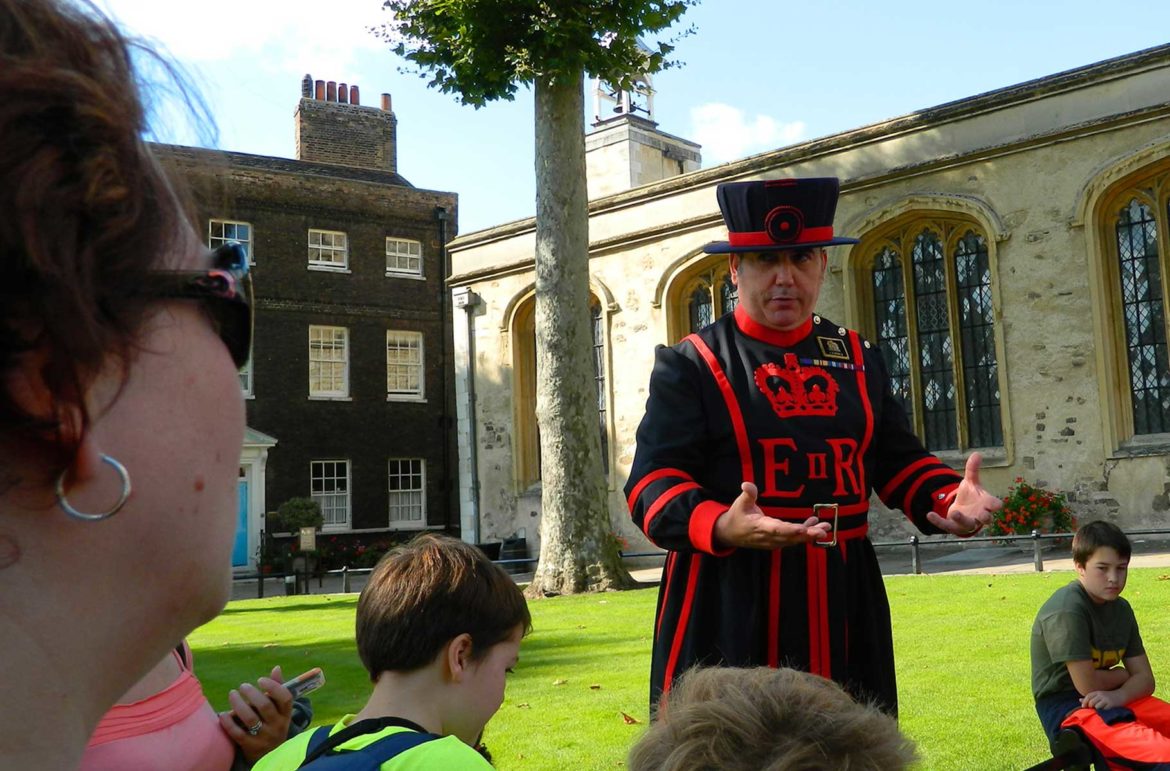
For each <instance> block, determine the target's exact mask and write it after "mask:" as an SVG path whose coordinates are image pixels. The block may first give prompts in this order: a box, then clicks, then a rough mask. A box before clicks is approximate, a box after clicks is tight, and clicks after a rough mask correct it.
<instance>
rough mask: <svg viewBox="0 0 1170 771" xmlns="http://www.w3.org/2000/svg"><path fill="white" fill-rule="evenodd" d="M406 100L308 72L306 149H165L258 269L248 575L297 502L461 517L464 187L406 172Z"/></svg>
mask: <svg viewBox="0 0 1170 771" xmlns="http://www.w3.org/2000/svg"><path fill="white" fill-rule="evenodd" d="M390 107H391V105H390V97H389V95H385V94H384V95H382V103H381V106H380V107H369V106H364V105H361V104H360V100H359V94H358V88H357V87H356V86H353V87H352V88H350V87H347V86H346V85H345V84H339V85H338V84H334V83H332V82H330V83H325V82H322V81H316V82H313V80H312V79H311V78H310V77H309V76H307V75H306V76H305V79H304V81H303V82H302V96H301V99H300V103H299V105H298V107H297V111H296V114H295V118H294V120H295V129H296V138H297V142H296V148H297V152H296V155H297V158H296V160H290V159H285V158H274V157H267V156H257V155H247V154H243V153H233V152H226V153H225V152H220V151H213V150H204V149H199V148H192V147H176V146H160V147H158V148H157V149H158V151H159V155H160V156H161V157H162V158H163V160H164V162H165V163H167V164H169V165H170V166H171V167H173V168H174V169H175V170H177V171H178V172H179V175H180V176H181V177H182V178H184V179H185V180H186V182H187V184H188V186H189V187H190V190H191V193H192V195H193V197H194V199H195V201H196V205H197V207H198V216H199V221H200V223H201V224H200V227H201V228H202V229H203V231H204V233H205V234H206V237H207V242H208V245H209V246H215V245H217V244H218V243H221V242H222V241H224V240H238V241H239V242H241V243H242V244H244V246H245V247H246V248H247V249H248V252H249V255H250V257H251V259H252V262H253V268H252V270H253V276H254V278H255V287H256V329H255V335H254V343H253V356H252V361H251V363H250V366H249V367H247V368H245V371H243V372H241V385H242V387H243V389H244V392H245V394H246V395H247V415H248V432H247V436H246V438H245V446H244V449H243V454H242V457H241V466H240V496H241V499H240V500H241V503H240V521H239V528H238V531H237V549H236V553H235V555H234V559H233V564H234V565H235V566H236V567H237V568H238V569H249V568H254V566H255V555H256V549H257V546H258V544H259V533H260V530H261V528H263V527H264V526H265V519H264V513H265V512H266V511H271V510H275V509H276V508H277V507H278V506H279V505H280V504H281V503H282V502H284V501H286V500H288V499H289V498H293V497H303V496H312V497H313V498H315V499H317V500H318V501H319V502H320V504H321V507H322V511H323V513H324V515H325V527H324V528H323V530H324V532H325V533H326V534H328V533H355V532H357V533H385V534H394V533H399V532H405V531H413V530H419V529H423V528H451V529H457V528H458V516H457V513H456V512H455V511H454V510H453V507H452V505H451V494H450V492H449V491H450V490H452V489H453V480H452V479H451V473H452V472H451V469H452V468H453V465H452V464H453V459H454V457H455V451H454V444H453V442H454V437H453V433H452V432H451V431H449V430H448V426H449V424H450V423H451V421H452V417H453V406H452V402H451V400H450V398H449V396H448V394H450V393H451V390H452V389H451V382H452V380H451V378H452V374H451V361H452V358H451V346H450V311H449V308H448V302H447V299H446V297H447V294H446V291H445V289H444V277H445V275H446V269H445V260H446V251H445V242H446V241H447V240H448V239H449V238H451V237H452V236H453V235H454V232H455V222H456V205H457V198H456V196H455V194H453V193H445V192H437V191H431V190H424V189H420V188H416V187H414V186H413V185H411V184H410V183H409V182H408V181H406V180H405V179H403V178H402V177H401V176H400V175H399V174H398V173H397V171H396V157H397V156H396V151H397V148H396V142H395V138H396V124H397V119H396V117H395V115H394V113H393V112H392V111H391V109H390Z"/></svg>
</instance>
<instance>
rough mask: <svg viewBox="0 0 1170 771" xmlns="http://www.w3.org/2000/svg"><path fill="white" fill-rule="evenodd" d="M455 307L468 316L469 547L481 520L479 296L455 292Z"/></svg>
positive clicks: (463, 290) (462, 290) (476, 537)
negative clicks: (477, 378)
mask: <svg viewBox="0 0 1170 771" xmlns="http://www.w3.org/2000/svg"><path fill="white" fill-rule="evenodd" d="M454 296H455V307H456V308H462V309H463V310H464V312H465V313H466V314H467V404H466V405H465V408H466V411H467V465H468V472H469V474H468V476H469V477H470V484H471V489H470V490H469V491H468V503H469V508H470V511H469V512H468V514H469V516H468V519H469V520H470V522H469V524H470V525H471V533H470V536H471V537H470V539H467V538H464V540H465V541H469V543H480V542H481V537H480V520H479V440H478V436H477V434H478V431H477V429H476V426H477V424H478V423H479V416H478V415H476V406H475V306H476V305H478V304H479V302H480V299H479V295H477V294H476V293H475V292H472V291H471V290H470V289H469V288H467V287H460V288H458V289H456V290H455V291H454Z"/></svg>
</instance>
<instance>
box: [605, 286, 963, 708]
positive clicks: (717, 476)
mask: <svg viewBox="0 0 1170 771" xmlns="http://www.w3.org/2000/svg"><path fill="white" fill-rule="evenodd" d="M637 440H638V446H637V453H636V454H635V457H634V463H633V468H632V469H631V473H630V478H629V482H628V483H627V484H626V489H625V492H626V496H627V499H628V502H629V506H630V512H631V514H632V516H633V519H634V522H635V523H636V524H637V525H638V526H639V527H640V528H641V529H642V531H643V532H644V533H646V535H647V536H648V537H649V538H650V539H651V540H652V541H653V542H654V543H656V544H658V545H659V546H661V547H663V548H665V549H668V550H670V554H668V555H667V559H666V565H665V567H664V569H663V577H662V584H661V588H660V590H659V597H658V611H657V617H656V619H655V629H654V656H653V663H652V668H651V674H650V700H651V704H654V703H655V702H657V700H658V698H659V697H660V696H661V695H662V694H663V693H665V692H667V691H669V688H670V683H671V682H672V681H673V680H674V679H675V678H676V677H677V676H679V675H680V674H682V673H683V672H684V671H685V670H687V669H688V668H689V667H692V666H695V665H704V666H712V665H722V666H762V665H766V666H772V667H777V666H791V667H795V668H797V669H802V670H806V671H809V672H813V673H816V674H819V675H823V676H825V677H830V678H832V679H834V680H836V681H837V682H839V683H841V684H842V685H844V686H845V688H846V689H847V690H849V691H850V692H851V693H852V694H854V695H855V696H857V697H859V698H865V699H871V700H874V701H876V702H877V703H878V705H879V706H881V707H882V708H883V709H885V710H887V711H889V712H893V713H896V711H897V698H898V697H897V686H896V681H895V677H894V651H893V640H892V633H891V629H890V610H889V603H888V602H887V600H886V594H885V587H884V585H883V583H882V576H881V571H880V569H879V566H878V562H877V557H876V555H875V554H874V550H873V546H872V545H871V544H870V542H869V539H868V538H867V537H866V533H867V531H868V524H867V517H868V510H869V498H870V493H871V491H873V490H876V491H877V493H878V496H879V497H880V498H881V500H882V501H883V502H884V503H885V504H886V505H887V506H890V507H892V508H899V509H901V510H902V511H904V512H906V513H907V516H908V517H909V518H910V519H911V520H912V521H913V522H914V524H915V525H916V526H917V527H918V528H919V529H920V530H922V531H923V532H925V533H937V532H940V531H939V530H937V529H936V528H934V527H933V526H932V525H930V524H929V523H928V522H927V520H926V514H927V512H928V511H931V510H932V509H934V510H936V511H939V512H940V513H944V512H945V506H946V504H947V503H948V502H949V500H950V498H951V497H952V495H951V494H952V493H953V492H954V490H955V488H956V487H957V486H958V483H959V481H961V479H962V477H961V475H960V474H958V473H956V472H955V471H954V470H953V469H951V468H950V467H948V466H947V465H945V464H944V463H943V462H942V461H940V460H939V459H937V458H936V457H934V456H933V455H931V454H930V453H928V452H927V451H926V450H925V449H924V448H923V446H922V443H921V442H920V441H919V440H918V438H917V437H916V436H915V435H914V433H913V432H912V431H911V430H910V426H909V424H908V422H907V420H906V416H905V414H904V413H903V411H902V409H901V408H900V406H899V405H898V404H897V402H895V401H894V399H893V397H892V396H891V394H890V388H889V382H888V378H887V375H886V370H885V366H884V364H883V363H882V360H881V355H880V354H879V352H878V350H877V348H875V347H872V346H871V345H870V343H869V342H867V341H864V340H862V339H861V337H860V336H859V335H858V334H857V333H856V332H853V331H850V330H847V329H845V328H843V327H838V326H837V325H836V324H833V323H832V322H830V321H828V320H827V319H823V318H820V317H818V316H813V317H812V318H811V319H809V320H808V321H807V322H806V323H805V324H804V325H803V326H802V327H800V328H799V329H796V330H793V331H790V332H779V331H776V330H772V329H770V328H768V327H764V326H762V325H760V324H757V323H755V322H753V321H752V320H751V319H750V318H749V317H748V316H747V314H746V313H745V312H744V311H743V308H742V306H741V307H740V308H737V309H736V312H735V314H733V315H732V314H729V315H727V316H724V317H723V318H722V319H720V320H719V321H716V322H715V323H714V324H712V325H711V326H709V327H707V328H706V329H704V330H702V331H701V332H699V333H697V334H693V335H690V336H688V337H687V338H686V339H684V340H683V341H682V342H680V343H679V344H678V345H675V346H673V347H669V348H668V347H665V346H663V347H660V348H659V349H658V351H657V355H656V360H655V363H654V371H653V373H652V374H651V376H650V395H649V398H648V400H647V403H646V415H645V417H644V418H643V419H642V423H641V425H640V426H639V427H638V436H637ZM744 481H748V482H752V483H754V484H755V485H756V486H757V487H758V489H759V498H758V503H759V506H760V508H761V509H762V510H763V511H764V513H766V514H767V515H769V516H773V517H779V518H782V519H785V520H790V521H794V522H803V521H804V520H805V519H806V518H807V517H809V516H810V515H811V514H812V507H813V505H814V504H818V503H819V504H837V505H838V535H837V537H838V544H837V546H835V547H832V548H824V547H821V546H814V545H811V544H808V545H805V544H801V545H798V546H792V547H788V548H785V549H780V550H776V551H763V550H754V549H724V548H723V547H721V545H720V544H718V543H715V542H714V538H713V530H714V524H715V520H716V518H718V517H719V515H720V514H722V513H723V512H724V511H726V510H727V508H728V507H729V506H730V504H731V503H732V501H734V500H735V498H736V497H737V496H738V495H739V494H740V483H741V482H744ZM820 513H821V516H822V518H829V517H831V514H829V513H827V512H825V511H824V510H822V511H821V512H820Z"/></svg>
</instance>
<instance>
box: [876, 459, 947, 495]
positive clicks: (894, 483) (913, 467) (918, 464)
mask: <svg viewBox="0 0 1170 771" xmlns="http://www.w3.org/2000/svg"><path fill="white" fill-rule="evenodd" d="M938 462H939V460H938V458H936V457H934V456H933V455H931V456H928V457H925V458H922V459H921V460H917V461H915V462H914V463H911V464H910V465H909V466H907V467H906V468H904V469H902V470H901V471H899V472H898V475H897V476H896V477H894V478H893V479H891V480H890V481H889V483H888V484H887V485H886V486H885V487H883V488H882V489H881V491H879V492H878V497H879V498H881V499H882V500H883V501H885V500H889V497H890V494H891V493H893V492H894V490H897V489H898V485H900V484H902V483H903V482H905V481H906V478H907V477H909V476H910V475H911V474H913V473H914V472H915V471H917V470H918V469H920V468H922V467H923V466H929V465H930V464H932V463H938Z"/></svg>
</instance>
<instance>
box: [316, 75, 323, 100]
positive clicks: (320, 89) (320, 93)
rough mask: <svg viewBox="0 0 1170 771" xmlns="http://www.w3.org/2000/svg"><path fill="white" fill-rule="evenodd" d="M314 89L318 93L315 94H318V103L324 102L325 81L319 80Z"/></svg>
mask: <svg viewBox="0 0 1170 771" xmlns="http://www.w3.org/2000/svg"><path fill="white" fill-rule="evenodd" d="M314 87H315V88H316V92H315V93H316V96H315V98H316V99H317V101H319V102H320V101H323V100H324V99H325V81H323V80H318V81H317V82H316V84H315V86H314Z"/></svg>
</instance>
